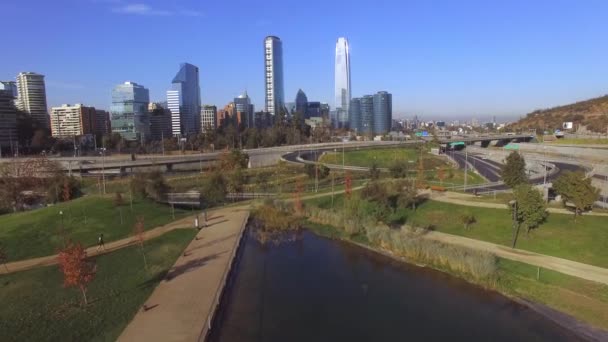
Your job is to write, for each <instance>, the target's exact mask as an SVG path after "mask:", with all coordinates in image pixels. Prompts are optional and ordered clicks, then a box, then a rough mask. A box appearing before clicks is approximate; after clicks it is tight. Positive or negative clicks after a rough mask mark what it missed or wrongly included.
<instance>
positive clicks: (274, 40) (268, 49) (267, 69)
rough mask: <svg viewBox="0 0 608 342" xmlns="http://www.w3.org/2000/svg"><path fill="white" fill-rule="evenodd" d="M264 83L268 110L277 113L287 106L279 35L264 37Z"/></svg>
mask: <svg viewBox="0 0 608 342" xmlns="http://www.w3.org/2000/svg"><path fill="white" fill-rule="evenodd" d="M264 85H265V88H266V98H265V103H266V106H265V107H266V111H267V112H269V113H270V114H271V115H277V114H279V113H280V112H281V111H283V110H284V108H285V95H284V93H283V43H282V42H281V39H280V38H279V37H275V36H268V37H266V39H264Z"/></svg>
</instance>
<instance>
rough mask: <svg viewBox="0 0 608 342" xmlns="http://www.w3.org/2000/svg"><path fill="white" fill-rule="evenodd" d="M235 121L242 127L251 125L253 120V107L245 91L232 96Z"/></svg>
mask: <svg viewBox="0 0 608 342" xmlns="http://www.w3.org/2000/svg"><path fill="white" fill-rule="evenodd" d="M234 109H235V115H236V123H237V125H239V126H242V127H252V126H253V121H254V115H253V113H254V108H253V105H252V104H251V99H250V98H249V95H247V92H244V93H243V94H241V95H239V96H238V97H235V98H234Z"/></svg>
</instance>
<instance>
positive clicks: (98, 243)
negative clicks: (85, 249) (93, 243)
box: [97, 233, 106, 251]
mask: <svg viewBox="0 0 608 342" xmlns="http://www.w3.org/2000/svg"><path fill="white" fill-rule="evenodd" d="M100 248H103V249H104V250H105V249H106V245H105V244H104V243H103V233H101V234H99V238H98V239H97V250H98V251H99V249H100Z"/></svg>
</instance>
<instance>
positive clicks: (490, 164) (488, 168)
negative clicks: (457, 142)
mask: <svg viewBox="0 0 608 342" xmlns="http://www.w3.org/2000/svg"><path fill="white" fill-rule="evenodd" d="M447 155H448V156H449V157H451V158H452V159H454V160H455V161H456V162H457V163H458V166H459V167H460V168H461V169H464V166H465V160H467V161H468V162H469V168H470V167H471V166H472V167H473V168H474V169H475V170H477V172H478V173H479V174H480V175H481V176H482V177H484V178H485V179H487V180H488V181H489V182H492V183H494V182H499V181H500V169H501V166H502V165H501V164H500V163H497V162H495V161H492V160H488V159H485V158H483V157H481V156H478V155H475V154H472V153H468V156H467V155H465V153H464V152H461V151H449V152H447Z"/></svg>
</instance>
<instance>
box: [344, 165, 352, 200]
mask: <svg viewBox="0 0 608 342" xmlns="http://www.w3.org/2000/svg"><path fill="white" fill-rule="evenodd" d="M352 192H353V179H352V177H351V175H350V171H346V176H345V177H344V194H345V195H346V198H348V199H350V195H351V194H352Z"/></svg>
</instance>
